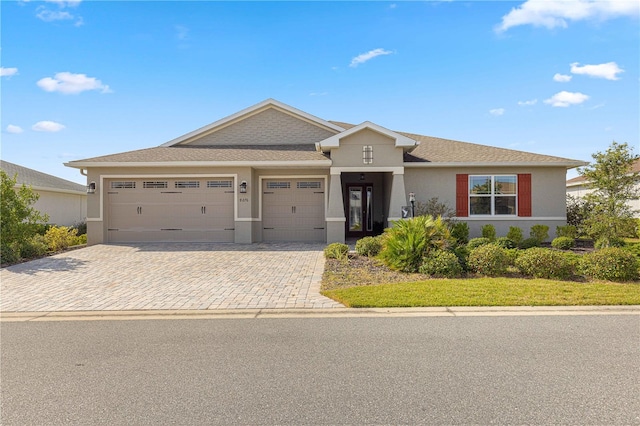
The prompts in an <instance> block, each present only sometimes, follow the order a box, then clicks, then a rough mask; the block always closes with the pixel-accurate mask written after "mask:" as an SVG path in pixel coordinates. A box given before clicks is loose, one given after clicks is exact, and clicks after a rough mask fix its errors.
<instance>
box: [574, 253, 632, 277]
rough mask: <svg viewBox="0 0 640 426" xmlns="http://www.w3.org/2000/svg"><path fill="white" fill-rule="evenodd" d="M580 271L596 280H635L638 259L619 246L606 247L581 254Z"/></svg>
mask: <svg viewBox="0 0 640 426" xmlns="http://www.w3.org/2000/svg"><path fill="white" fill-rule="evenodd" d="M580 271H581V272H582V273H583V274H584V275H585V276H587V277H590V278H595V279H598V280H608V281H631V280H636V279H638V259H637V258H636V257H635V256H634V255H633V253H630V252H629V251H626V250H624V249H621V248H619V247H607V248H603V249H601V250H597V251H594V252H592V253H587V254H585V255H584V256H582V259H581V261H580Z"/></svg>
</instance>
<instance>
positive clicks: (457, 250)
mask: <svg viewBox="0 0 640 426" xmlns="http://www.w3.org/2000/svg"><path fill="white" fill-rule="evenodd" d="M452 252H453V254H455V255H456V257H457V258H458V261H459V262H460V266H462V270H463V271H466V270H467V261H468V260H469V249H468V248H467V246H456V247H454V248H453V250H452Z"/></svg>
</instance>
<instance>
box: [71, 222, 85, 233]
mask: <svg viewBox="0 0 640 426" xmlns="http://www.w3.org/2000/svg"><path fill="white" fill-rule="evenodd" d="M73 227H74V228H76V229H77V230H78V235H84V234H86V233H87V222H86V221H82V222H77V223H74V224H73Z"/></svg>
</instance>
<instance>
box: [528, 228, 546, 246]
mask: <svg viewBox="0 0 640 426" xmlns="http://www.w3.org/2000/svg"><path fill="white" fill-rule="evenodd" d="M529 236H530V237H531V238H535V239H536V240H538V241H539V242H541V243H543V242H545V241H546V240H547V239H548V238H549V227H548V226H547V225H533V226H532V227H531V230H530V231H529Z"/></svg>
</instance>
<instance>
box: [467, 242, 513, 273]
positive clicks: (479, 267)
mask: <svg viewBox="0 0 640 426" xmlns="http://www.w3.org/2000/svg"><path fill="white" fill-rule="evenodd" d="M507 266H509V257H508V255H507V253H506V250H505V249H503V248H502V247H498V246H497V245H495V244H485V245H482V246H480V247H477V248H475V249H473V250H471V253H470V254H469V260H468V267H469V270H471V271H473V272H476V273H478V274H482V275H488V276H498V275H504V274H505V273H506V272H507Z"/></svg>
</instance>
